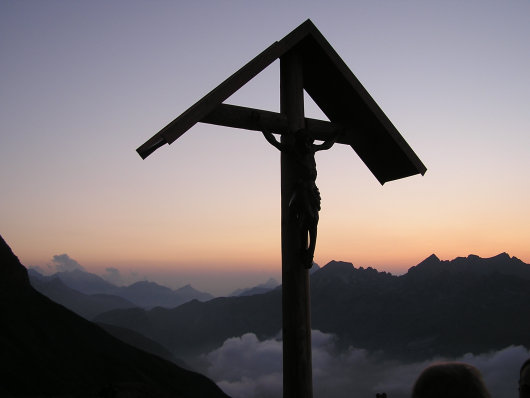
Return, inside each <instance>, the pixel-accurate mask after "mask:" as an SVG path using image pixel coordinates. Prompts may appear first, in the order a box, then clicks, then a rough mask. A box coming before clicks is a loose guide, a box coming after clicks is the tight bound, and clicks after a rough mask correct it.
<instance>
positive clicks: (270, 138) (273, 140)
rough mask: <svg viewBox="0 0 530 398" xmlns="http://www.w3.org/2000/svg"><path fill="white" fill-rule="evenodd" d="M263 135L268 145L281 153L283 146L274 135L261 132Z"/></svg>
mask: <svg viewBox="0 0 530 398" xmlns="http://www.w3.org/2000/svg"><path fill="white" fill-rule="evenodd" d="M262 133H263V136H264V137H265V139H266V140H267V141H268V142H269V144H271V145H272V146H273V147H275V148H276V149H278V150H280V151H283V150H284V148H285V146H284V145H282V144H281V142H279V141H278V140H277V139H276V137H274V135H273V134H272V133H271V132H269V131H262Z"/></svg>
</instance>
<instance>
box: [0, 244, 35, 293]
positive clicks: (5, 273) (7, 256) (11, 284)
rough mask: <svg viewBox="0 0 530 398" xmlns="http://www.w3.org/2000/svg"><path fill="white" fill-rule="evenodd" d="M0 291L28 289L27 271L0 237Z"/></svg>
mask: <svg viewBox="0 0 530 398" xmlns="http://www.w3.org/2000/svg"><path fill="white" fill-rule="evenodd" d="M0 260H1V261H0V291H3V292H5V293H7V292H17V291H20V290H21V289H28V288H30V284H29V277H28V271H27V270H26V268H24V266H22V264H20V261H19V260H18V257H17V256H15V254H14V253H13V251H12V250H11V248H10V247H9V246H8V244H7V243H6V242H5V241H4V239H3V238H2V237H1V236H0Z"/></svg>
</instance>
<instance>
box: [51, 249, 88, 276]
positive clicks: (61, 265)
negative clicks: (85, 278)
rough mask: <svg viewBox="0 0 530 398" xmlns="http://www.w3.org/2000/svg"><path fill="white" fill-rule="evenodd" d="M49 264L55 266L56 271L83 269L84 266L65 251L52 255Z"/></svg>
mask: <svg viewBox="0 0 530 398" xmlns="http://www.w3.org/2000/svg"><path fill="white" fill-rule="evenodd" d="M51 265H52V267H55V270H56V272H66V271H74V270H76V269H78V270H81V271H85V268H84V267H83V266H82V265H81V264H79V263H78V262H77V261H75V260H74V259H73V258H71V257H70V256H69V255H68V254H66V253H65V254H56V255H55V256H53V259H52V262H51Z"/></svg>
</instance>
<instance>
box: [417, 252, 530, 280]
mask: <svg viewBox="0 0 530 398" xmlns="http://www.w3.org/2000/svg"><path fill="white" fill-rule="evenodd" d="M493 273H498V274H504V275H514V276H518V277H521V278H524V279H530V266H529V265H528V264H525V263H524V262H522V261H521V260H519V259H518V258H516V257H510V255H509V254H508V253H500V254H498V255H496V256H493V257H489V258H482V257H480V256H477V255H476V254H470V255H468V256H467V257H456V258H455V259H453V260H451V261H448V260H440V259H439V258H438V257H436V256H435V255H434V254H433V255H431V256H429V257H427V258H426V259H425V260H423V261H422V262H421V263H419V264H418V265H416V266H414V267H411V268H410V269H409V271H408V272H407V275H409V276H413V277H433V276H439V275H441V274H446V275H450V274H451V275H453V274H458V275H464V274H467V275H488V274H493Z"/></svg>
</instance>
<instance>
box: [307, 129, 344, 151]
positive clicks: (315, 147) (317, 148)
mask: <svg viewBox="0 0 530 398" xmlns="http://www.w3.org/2000/svg"><path fill="white" fill-rule="evenodd" d="M341 134H342V130H339V131H337V132H336V133H335V134H334V135H333V137H331V138H330V139H329V140H326V141H324V142H323V143H322V144H318V145H317V144H313V150H314V151H315V152H317V151H325V150H326V149H330V148H331V147H332V146H333V144H335V142H337V139H338V138H339V136H340V135H341Z"/></svg>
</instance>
